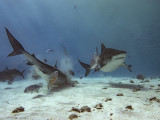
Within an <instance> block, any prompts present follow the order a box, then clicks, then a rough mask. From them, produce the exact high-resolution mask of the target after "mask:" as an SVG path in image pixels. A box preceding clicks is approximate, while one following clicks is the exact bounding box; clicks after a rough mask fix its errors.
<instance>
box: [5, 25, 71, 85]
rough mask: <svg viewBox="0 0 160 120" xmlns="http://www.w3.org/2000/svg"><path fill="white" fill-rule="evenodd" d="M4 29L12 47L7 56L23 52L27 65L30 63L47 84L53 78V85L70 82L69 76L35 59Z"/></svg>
mask: <svg viewBox="0 0 160 120" xmlns="http://www.w3.org/2000/svg"><path fill="white" fill-rule="evenodd" d="M5 29H6V33H7V36H8V39H9V41H10V43H11V45H12V47H13V49H14V50H13V52H12V53H10V54H9V55H8V56H15V55H19V54H23V55H24V56H25V57H26V59H27V60H28V63H27V65H32V66H33V67H34V69H35V71H36V72H37V74H38V75H39V76H41V77H42V78H43V79H44V80H46V82H47V84H49V83H50V81H52V83H53V80H56V81H54V85H56V86H61V85H65V84H67V83H70V78H69V77H68V76H67V75H66V74H65V73H63V72H61V71H60V70H59V69H58V68H56V67H54V66H50V65H48V64H46V63H43V62H42V61H40V60H39V59H37V58H36V57H35V55H34V54H32V55H31V54H30V53H29V52H27V51H26V50H25V49H24V48H23V46H22V45H21V44H20V43H19V42H18V41H17V40H16V39H15V37H14V36H13V35H12V34H11V33H10V32H9V30H8V29H7V28H5ZM55 72H58V78H57V79H55V77H56V76H54V75H55Z"/></svg>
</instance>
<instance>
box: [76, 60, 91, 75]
mask: <svg viewBox="0 0 160 120" xmlns="http://www.w3.org/2000/svg"><path fill="white" fill-rule="evenodd" d="M78 61H79V63H80V64H81V66H82V67H83V68H84V69H85V70H86V73H85V77H86V76H88V74H89V73H90V65H88V64H86V63H83V62H81V61H80V60H79V59H78Z"/></svg>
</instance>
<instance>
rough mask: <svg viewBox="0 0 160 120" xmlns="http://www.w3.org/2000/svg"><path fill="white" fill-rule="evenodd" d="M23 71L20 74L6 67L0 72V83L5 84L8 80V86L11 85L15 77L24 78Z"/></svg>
mask: <svg viewBox="0 0 160 120" xmlns="http://www.w3.org/2000/svg"><path fill="white" fill-rule="evenodd" d="M24 71H25V70H23V71H22V72H21V71H19V70H17V69H8V68H7V67H6V69H5V70H3V71H0V81H2V82H5V81H7V80H8V84H12V82H13V80H14V79H15V78H16V77H17V76H20V77H22V78H24V75H23V73H24Z"/></svg>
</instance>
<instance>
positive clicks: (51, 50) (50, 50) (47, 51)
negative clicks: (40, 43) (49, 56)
mask: <svg viewBox="0 0 160 120" xmlns="http://www.w3.org/2000/svg"><path fill="white" fill-rule="evenodd" d="M53 51H54V50H53V49H47V50H46V53H49V52H53Z"/></svg>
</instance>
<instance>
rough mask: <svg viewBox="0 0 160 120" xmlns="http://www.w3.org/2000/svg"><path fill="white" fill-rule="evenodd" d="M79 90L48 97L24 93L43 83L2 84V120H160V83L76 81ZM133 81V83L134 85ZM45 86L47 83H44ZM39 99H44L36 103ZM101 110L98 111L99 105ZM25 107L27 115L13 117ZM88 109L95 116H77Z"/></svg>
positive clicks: (43, 90)
mask: <svg viewBox="0 0 160 120" xmlns="http://www.w3.org/2000/svg"><path fill="white" fill-rule="evenodd" d="M73 80H77V81H78V82H79V84H76V85H75V87H66V88H63V89H58V90H55V91H53V92H52V93H50V94H48V95H46V94H47V92H46V89H45V87H44V88H41V89H40V91H39V93H32V94H31V93H27V94H26V93H24V89H25V88H26V87H27V86H29V85H32V84H36V83H40V82H43V83H44V82H45V81H43V80H41V79H40V80H30V79H28V80H23V81H15V82H13V84H12V85H8V84H7V82H5V83H3V82H0V120H15V119H17V120H24V119H26V120H69V116H70V115H71V114H76V115H77V116H78V118H74V120H160V79H159V78H155V79H147V80H149V82H144V83H141V82H140V80H138V79H136V78H112V77H106V78H83V79H79V78H73ZM131 80H132V82H133V83H132V82H131ZM44 84H45V83H44ZM37 95H44V96H43V97H40V98H36V99H33V97H35V96H37ZM100 103H101V104H102V106H101V107H96V105H97V104H100ZM20 106H22V107H23V108H24V111H23V112H19V113H12V111H13V110H14V109H15V108H17V107H20ZM83 106H88V107H89V108H90V109H91V112H87V111H86V112H76V111H74V110H72V108H73V107H74V108H77V109H80V108H81V107H83Z"/></svg>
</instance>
